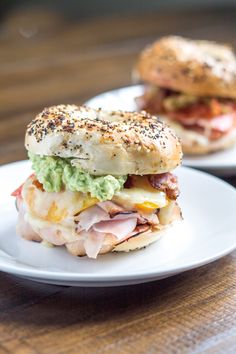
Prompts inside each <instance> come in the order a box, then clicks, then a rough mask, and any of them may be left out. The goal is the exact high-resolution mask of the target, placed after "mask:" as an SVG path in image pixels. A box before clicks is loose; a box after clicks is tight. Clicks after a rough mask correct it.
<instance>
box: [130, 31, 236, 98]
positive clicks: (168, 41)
mask: <svg viewBox="0 0 236 354" xmlns="http://www.w3.org/2000/svg"><path fill="white" fill-rule="evenodd" d="M136 70H137V73H138V75H139V76H140V78H141V79H142V80H143V81H145V82H148V83H152V84H154V85H157V86H160V87H164V88H169V89H172V90H176V91H182V92H185V93H187V94H191V95H196V96H218V97H228V98H236V57H235V54H234V52H233V50H232V49H231V48H230V47H229V46H226V45H222V44H217V43H214V42H209V41H197V40H190V39H185V38H182V37H177V36H169V37H163V38H162V39H160V40H158V41H156V42H155V43H154V44H153V45H151V46H149V47H147V48H146V49H145V50H144V51H143V52H142V53H141V55H140V58H139V60H138V63H137V66H136Z"/></svg>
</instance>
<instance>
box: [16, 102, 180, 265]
mask: <svg viewBox="0 0 236 354" xmlns="http://www.w3.org/2000/svg"><path fill="white" fill-rule="evenodd" d="M25 146H26V149H27V150H28V153H29V158H30V160H31V162H32V168H33V170H34V173H33V174H32V175H31V176H29V178H28V179H27V180H26V181H25V182H24V184H23V185H22V186H20V187H19V188H18V189H17V190H16V191H15V192H13V196H15V197H16V203H17V208H18V212H19V217H18V225H17V231H18V233H19V234H20V235H22V236H23V237H25V238H26V239H29V240H34V241H39V242H41V241H43V242H44V243H47V244H50V245H56V246H61V245H65V246H66V248H67V249H68V251H69V252H70V253H72V254H74V255H77V256H84V255H87V256H88V257H91V258H96V257H97V255H98V254H102V253H107V252H111V251H126V252H127V251H130V250H133V249H138V248H142V247H144V246H146V245H148V244H150V243H152V242H154V241H155V240H157V239H158V238H159V237H160V235H161V230H163V229H164V228H166V227H168V226H169V225H170V224H171V223H172V222H173V221H174V220H176V219H179V218H181V212H180V208H179V206H178V204H177V203H176V199H177V197H178V193H179V191H178V184H177V178H176V177H175V176H174V175H173V174H172V172H171V171H172V170H173V169H174V168H175V167H176V166H178V165H179V164H180V162H181V157H182V151H181V146H180V143H179V141H178V139H177V137H176V136H175V134H174V133H173V132H172V130H171V129H169V128H168V127H166V126H165V125H164V124H163V123H162V122H160V121H159V120H158V119H157V118H156V117H154V116H151V115H149V114H147V113H145V112H141V113H131V112H121V111H115V112H106V111H102V110H94V109H92V108H88V107H84V106H81V107H78V106H75V105H59V106H53V107H50V108H45V109H44V110H43V111H42V112H41V113H40V114H39V115H37V116H36V118H35V119H34V120H33V121H32V122H31V123H30V124H29V125H28V127H27V131H26V137H25Z"/></svg>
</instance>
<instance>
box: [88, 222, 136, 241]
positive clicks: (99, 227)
mask: <svg viewBox="0 0 236 354" xmlns="http://www.w3.org/2000/svg"><path fill="white" fill-rule="evenodd" d="M136 225H137V218H135V217H132V218H129V219H125V220H108V221H100V222H99V223H97V224H95V225H93V230H95V231H97V232H101V233H104V234H107V233H109V234H112V235H115V236H116V238H117V240H121V239H123V238H124V237H125V236H127V235H128V234H129V233H130V232H131V231H133V230H134V228H135V227H136Z"/></svg>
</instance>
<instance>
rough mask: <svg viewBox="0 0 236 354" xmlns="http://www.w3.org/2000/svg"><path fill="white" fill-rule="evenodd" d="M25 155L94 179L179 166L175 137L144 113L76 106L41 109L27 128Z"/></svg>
mask: <svg viewBox="0 0 236 354" xmlns="http://www.w3.org/2000/svg"><path fill="white" fill-rule="evenodd" d="M25 146H26V149H27V150H29V151H30V152H32V153H34V154H37V155H46V156H59V157H61V158H74V159H76V163H78V165H79V166H80V167H81V168H83V169H84V170H86V171H87V172H89V173H90V174H93V175H105V174H113V175H124V174H137V175H143V174H157V173H163V172H167V171H170V170H172V169H174V168H175V167H176V166H178V165H179V164H180V162H181V158H182V151H181V146H180V143H179V140H178V138H177V137H176V135H175V134H174V133H173V131H172V130H171V129H170V128H168V127H167V126H166V125H165V124H163V123H162V122H160V121H159V120H158V119H157V118H156V117H154V116H151V115H149V114H147V113H146V112H140V113H134V112H122V111H114V112H107V111H103V110H101V109H98V110H95V109H92V108H89V107H84V106H80V107H78V106H76V105H59V106H53V107H50V108H45V109H44V110H43V111H42V112H41V113H40V114H38V115H37V116H36V118H35V119H34V120H33V121H32V122H31V123H30V124H29V125H28V127H27V131H26V137H25Z"/></svg>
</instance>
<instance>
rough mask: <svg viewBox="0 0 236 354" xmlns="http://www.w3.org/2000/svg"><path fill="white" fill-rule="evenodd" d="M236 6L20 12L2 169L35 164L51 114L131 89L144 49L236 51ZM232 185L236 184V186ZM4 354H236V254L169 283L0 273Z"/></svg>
mask: <svg viewBox="0 0 236 354" xmlns="http://www.w3.org/2000/svg"><path fill="white" fill-rule="evenodd" d="M235 14H236V10H235V8H228V9H224V8H222V9H218V10H214V9H209V11H208V10H207V11H206V10H205V11H204V12H203V11H201V10H198V11H185V12H180V11H177V12H175V13H174V12H169V13H154V14H146V15H143V16H133V17H132V16H127V17H125V16H123V17H122V18H121V17H120V18H119V17H116V18H104V19H92V20H87V21H80V22H76V21H73V22H71V21H69V20H67V21H66V20H65V19H64V18H63V17H62V16H61V15H59V14H56V13H50V12H46V11H45V10H40V11H39V10H37V11H36V10H29V11H24V12H20V11H19V12H11V13H10V14H9V16H8V17H7V18H5V20H4V21H3V22H2V23H1V26H0V48H1V49H0V93H1V94H0V164H3V163H8V162H11V161H16V160H21V159H24V158H26V153H25V150H24V146H23V139H24V131H25V126H26V124H27V123H28V122H29V121H30V120H31V119H32V118H33V117H34V115H35V114H36V113H37V112H39V111H40V110H41V109H42V108H43V107H45V106H48V105H52V104H58V103H76V104H79V103H82V102H83V101H84V100H86V99H88V98H89V97H91V96H93V95H95V94H98V93H99V92H101V91H104V90H109V89H112V88H116V87H120V86H125V85H129V84H130V82H131V79H130V72H131V68H132V66H133V64H134V62H135V60H136V57H137V54H138V52H139V51H140V50H141V49H142V48H143V46H144V45H146V44H147V43H149V42H151V41H152V40H154V39H155V38H156V37H158V36H162V35H164V34H170V33H175V34H182V35H186V36H189V37H193V38H206V39H215V40H221V41H224V42H229V43H232V44H233V45H235V46H236V37H235V33H236V21H235ZM228 181H229V182H230V183H232V184H234V185H236V179H235V178H229V179H228ZM0 284H1V290H0V354H2V353H16V354H31V353H45V354H46V353H47V354H52V353H63V354H64V353H96V354H98V353H101V354H102V353H150V354H152V353H166V354H169V353H209V354H210V353H232V354H233V353H236V253H235V252H234V253H232V254H231V255H229V256H227V257H224V258H223V259H221V260H219V261H217V262H214V263H212V264H210V265H208V266H204V267H201V268H199V269H197V270H193V271H189V272H186V273H183V274H181V275H178V276H174V277H172V278H169V279H165V280H162V281H158V282H154V283H150V284H143V285H137V286H130V287H119V288H105V289H89V288H81V289H79V288H72V287H60V286H50V285H43V284H38V283H33V282H30V281H25V280H22V279H20V278H16V277H13V276H9V275H6V274H3V273H1V274H0Z"/></svg>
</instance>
